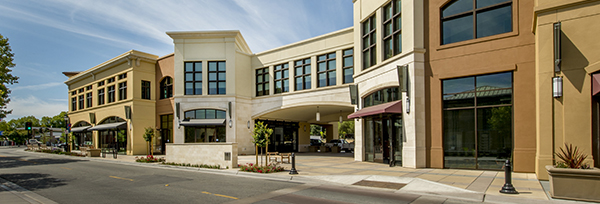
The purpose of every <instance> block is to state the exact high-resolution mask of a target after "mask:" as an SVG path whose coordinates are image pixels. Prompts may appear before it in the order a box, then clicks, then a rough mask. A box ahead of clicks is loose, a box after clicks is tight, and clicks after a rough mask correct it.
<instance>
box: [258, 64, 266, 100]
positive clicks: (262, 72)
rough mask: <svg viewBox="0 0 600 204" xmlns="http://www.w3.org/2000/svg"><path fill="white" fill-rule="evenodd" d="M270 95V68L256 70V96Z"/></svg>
mask: <svg viewBox="0 0 600 204" xmlns="http://www.w3.org/2000/svg"><path fill="white" fill-rule="evenodd" d="M264 95H269V68H268V67H265V68H260V69H257V70H256V96H264Z"/></svg>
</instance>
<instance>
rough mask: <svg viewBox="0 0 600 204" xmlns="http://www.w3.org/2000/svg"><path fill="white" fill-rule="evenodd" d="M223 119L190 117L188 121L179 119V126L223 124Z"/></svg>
mask: <svg viewBox="0 0 600 204" xmlns="http://www.w3.org/2000/svg"><path fill="white" fill-rule="evenodd" d="M223 124H225V119H190V120H189V121H181V122H180V123H179V125H181V126H204V125H223Z"/></svg>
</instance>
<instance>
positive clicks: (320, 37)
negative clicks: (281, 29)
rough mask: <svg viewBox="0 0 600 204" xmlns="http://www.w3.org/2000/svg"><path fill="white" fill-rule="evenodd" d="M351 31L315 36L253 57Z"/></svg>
mask: <svg viewBox="0 0 600 204" xmlns="http://www.w3.org/2000/svg"><path fill="white" fill-rule="evenodd" d="M353 31H354V27H349V28H344V29H341V30H337V31H333V32H331V33H327V34H324V35H320V36H317V37H313V38H309V39H306V40H302V41H299V42H295V43H292V44H287V45H284V46H281V47H277V48H273V49H270V50H267V51H263V52H259V53H256V54H255V55H264V54H269V53H272V52H277V51H280V50H284V49H288V48H291V47H296V46H299V45H303V44H307V43H311V42H314V41H318V40H322V39H324V38H328V37H331V36H335V35H340V34H343V33H351V32H353Z"/></svg>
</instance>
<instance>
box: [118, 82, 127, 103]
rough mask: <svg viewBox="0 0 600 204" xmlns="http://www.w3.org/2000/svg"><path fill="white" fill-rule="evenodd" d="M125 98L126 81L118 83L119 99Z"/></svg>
mask: <svg viewBox="0 0 600 204" xmlns="http://www.w3.org/2000/svg"><path fill="white" fill-rule="evenodd" d="M126 99H127V82H126V81H125V82H121V83H119V101H121V100H126Z"/></svg>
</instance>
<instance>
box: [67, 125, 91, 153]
mask: <svg viewBox="0 0 600 204" xmlns="http://www.w3.org/2000/svg"><path fill="white" fill-rule="evenodd" d="M91 127H92V125H91V124H89V123H88V122H85V121H84V122H79V123H76V124H75V125H74V126H73V127H71V133H73V136H74V137H73V141H72V145H73V149H74V150H79V148H80V147H82V146H91V145H93V144H94V143H93V139H92V138H93V134H92V132H91V131H88V129H89V128H91Z"/></svg>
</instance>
